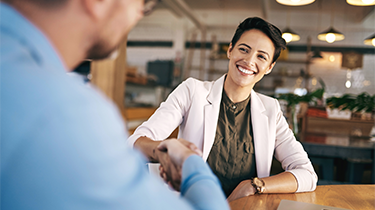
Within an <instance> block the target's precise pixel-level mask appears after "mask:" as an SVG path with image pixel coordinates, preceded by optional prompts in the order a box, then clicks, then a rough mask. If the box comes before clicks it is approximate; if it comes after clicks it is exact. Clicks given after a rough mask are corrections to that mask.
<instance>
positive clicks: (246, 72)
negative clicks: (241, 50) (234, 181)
mask: <svg viewBox="0 0 375 210" xmlns="http://www.w3.org/2000/svg"><path fill="white" fill-rule="evenodd" d="M238 70H240V71H241V72H243V73H245V74H253V73H254V71H249V70H246V69H244V68H242V67H241V66H239V67H238Z"/></svg>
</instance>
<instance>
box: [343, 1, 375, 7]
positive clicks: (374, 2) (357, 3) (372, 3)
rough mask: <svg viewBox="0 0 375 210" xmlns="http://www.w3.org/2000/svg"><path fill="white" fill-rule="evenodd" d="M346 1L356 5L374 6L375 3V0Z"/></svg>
mask: <svg viewBox="0 0 375 210" xmlns="http://www.w3.org/2000/svg"><path fill="white" fill-rule="evenodd" d="M346 3H348V4H350V5H354V6H372V5H375V0H346Z"/></svg>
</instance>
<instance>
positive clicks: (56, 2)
mask: <svg viewBox="0 0 375 210" xmlns="http://www.w3.org/2000/svg"><path fill="white" fill-rule="evenodd" d="M2 1H4V2H6V3H9V4H12V3H15V2H21V3H22V2H23V1H28V2H30V3H34V4H36V5H38V6H42V7H56V6H61V5H63V4H65V3H66V2H68V1H69V0H2Z"/></svg>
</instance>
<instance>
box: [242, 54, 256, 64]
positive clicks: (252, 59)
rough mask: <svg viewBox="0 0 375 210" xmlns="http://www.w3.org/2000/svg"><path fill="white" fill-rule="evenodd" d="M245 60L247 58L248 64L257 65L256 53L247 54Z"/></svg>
mask: <svg viewBox="0 0 375 210" xmlns="http://www.w3.org/2000/svg"><path fill="white" fill-rule="evenodd" d="M244 60H245V62H246V64H247V65H248V66H255V55H254V54H249V55H248V56H246V58H245V59H244Z"/></svg>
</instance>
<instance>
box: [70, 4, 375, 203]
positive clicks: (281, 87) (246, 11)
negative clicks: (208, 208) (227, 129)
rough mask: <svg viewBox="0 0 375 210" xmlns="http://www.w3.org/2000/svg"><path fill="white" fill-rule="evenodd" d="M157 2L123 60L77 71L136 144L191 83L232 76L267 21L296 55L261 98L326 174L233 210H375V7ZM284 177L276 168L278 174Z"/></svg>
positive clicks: (270, 79) (282, 60)
mask: <svg viewBox="0 0 375 210" xmlns="http://www.w3.org/2000/svg"><path fill="white" fill-rule="evenodd" d="M150 2H151V6H154V8H153V11H152V12H150V13H149V14H146V16H145V17H144V18H143V19H142V20H141V21H140V22H139V23H138V24H137V25H136V26H135V28H134V29H133V30H132V31H131V32H130V33H129V34H128V36H127V37H126V39H125V40H124V41H123V42H122V44H121V45H120V46H119V49H118V56H117V58H115V59H109V60H104V61H92V62H87V63H84V64H82V65H81V66H80V67H79V68H77V72H79V73H81V74H83V75H84V76H87V77H88V78H89V79H90V80H91V83H93V84H95V85H96V86H98V87H99V88H100V89H101V90H102V91H103V92H104V93H105V94H106V95H107V96H108V97H109V98H111V99H112V100H113V101H114V102H115V103H116V105H117V106H118V107H119V109H120V110H121V112H122V114H123V117H124V119H125V120H126V126H127V129H128V131H129V134H132V132H134V130H135V129H136V128H137V126H139V125H140V124H141V123H143V122H144V121H146V120H147V119H148V118H149V117H150V116H151V115H152V113H153V112H154V111H155V110H156V109H157V107H158V106H159V105H160V103H161V102H163V101H164V100H165V99H166V98H167V97H168V95H169V94H170V93H171V91H173V90H174V88H175V87H176V86H178V85H179V84H180V83H181V82H182V81H184V80H185V79H187V78H189V77H193V78H196V79H199V80H209V81H212V80H216V79H217V78H219V77H220V76H222V75H223V74H225V73H226V72H227V70H228V59H227V55H226V51H227V49H228V46H229V42H230V40H231V38H232V36H233V34H234V32H235V29H236V27H237V25H238V24H239V23H240V22H241V21H243V20H244V19H245V18H247V17H261V18H263V19H265V20H267V21H268V22H270V23H272V24H274V25H276V26H277V27H278V28H279V29H280V30H281V31H282V33H283V38H284V39H285V40H286V42H287V49H285V50H283V51H282V52H281V55H280V57H279V59H278V60H277V61H276V65H275V66H274V68H273V71H272V73H271V74H269V75H266V76H264V78H263V79H262V80H261V81H260V82H259V83H257V84H256V86H255V87H254V90H255V91H257V92H259V93H262V94H265V95H268V96H271V97H274V98H277V99H278V100H279V102H280V105H281V108H282V110H283V112H284V116H285V118H286V119H287V121H288V123H289V127H290V128H291V129H292V131H293V132H294V134H295V136H296V138H297V140H298V141H300V142H301V143H302V145H303V147H304V149H305V151H306V152H307V153H308V156H309V158H310V160H311V162H312V163H313V166H314V169H315V170H316V172H317V174H318V177H319V181H318V188H317V190H316V191H315V192H313V193H301V194H293V195H278V194H275V195H260V196H258V197H255V198H253V197H252V198H250V197H249V198H242V199H239V200H236V201H234V202H231V203H230V205H231V207H232V209H276V208H277V206H278V205H279V203H280V200H282V199H287V200H295V201H301V202H307V203H315V204H320V205H327V206H334V207H338V208H344V209H374V208H375V185H374V183H375V152H374V150H375V128H374V125H375V123H374V122H375V121H374V119H375V6H374V5H375V1H374V0H204V1H202V0H152V1H150ZM85 67H89V68H88V69H90V70H89V71H86V70H85V69H87V68H85ZM103 68H105V69H106V71H101V69H103ZM82 69H83V70H82ZM177 133H178V128H177V129H176V130H175V131H174V132H173V133H172V134H171V136H172V137H177ZM282 170H283V169H282V168H281V165H280V163H278V161H277V160H274V162H273V164H272V169H271V174H277V173H280V171H282ZM262 196H263V197H262ZM283 196H284V197H283ZM251 199H252V200H251ZM250 203H251V204H252V205H250Z"/></svg>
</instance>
